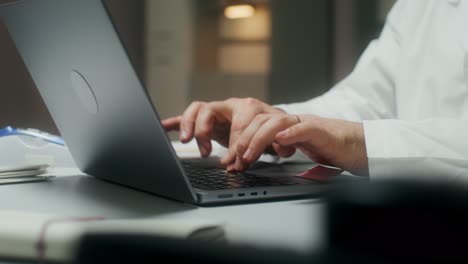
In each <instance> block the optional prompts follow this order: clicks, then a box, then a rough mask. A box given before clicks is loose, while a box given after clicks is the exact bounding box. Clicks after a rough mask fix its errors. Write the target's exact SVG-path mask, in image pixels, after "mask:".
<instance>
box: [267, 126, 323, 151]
mask: <svg viewBox="0 0 468 264" xmlns="http://www.w3.org/2000/svg"><path fill="white" fill-rule="evenodd" d="M317 134H318V131H317V128H316V127H315V126H314V125H311V124H308V123H305V122H301V123H298V124H296V125H294V126H291V127H289V128H287V129H285V130H283V131H281V132H279V133H278V134H276V136H275V141H276V142H277V143H278V144H280V145H282V146H292V145H295V144H298V143H302V142H304V141H309V140H310V139H313V138H314V137H316V136H317Z"/></svg>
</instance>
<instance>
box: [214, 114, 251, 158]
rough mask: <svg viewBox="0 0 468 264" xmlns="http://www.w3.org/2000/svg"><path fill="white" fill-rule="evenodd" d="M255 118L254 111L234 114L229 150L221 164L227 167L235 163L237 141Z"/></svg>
mask: <svg viewBox="0 0 468 264" xmlns="http://www.w3.org/2000/svg"><path fill="white" fill-rule="evenodd" d="M255 116H257V112H256V111H252V110H249V109H245V110H243V111H241V112H238V113H235V114H234V116H233V118H232V121H231V122H232V123H231V130H230V132H229V148H228V151H227V153H226V155H225V156H224V157H223V158H222V159H221V163H222V164H224V165H228V164H231V163H234V162H235V159H236V152H237V143H236V142H237V139H238V138H239V136H240V135H241V134H242V132H243V131H244V130H245V129H246V128H247V127H248V125H249V123H251V122H252V120H253V119H254V118H255Z"/></svg>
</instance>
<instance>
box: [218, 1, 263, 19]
mask: <svg viewBox="0 0 468 264" xmlns="http://www.w3.org/2000/svg"><path fill="white" fill-rule="evenodd" d="M254 13H255V8H254V7H253V6H252V5H248V4H237V5H228V6H226V8H225V9H224V15H225V16H226V17H227V18H229V19H236V18H246V17H251V16H253V14H254Z"/></svg>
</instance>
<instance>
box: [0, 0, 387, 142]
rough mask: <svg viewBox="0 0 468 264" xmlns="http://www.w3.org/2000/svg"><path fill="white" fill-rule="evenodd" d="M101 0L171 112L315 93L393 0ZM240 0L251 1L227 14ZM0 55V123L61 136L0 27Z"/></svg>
mask: <svg viewBox="0 0 468 264" xmlns="http://www.w3.org/2000/svg"><path fill="white" fill-rule="evenodd" d="M105 2H106V4H107V5H108V7H109V10H110V13H111V15H112V18H113V20H114V23H115V25H116V27H117V30H118V31H119V33H120V35H121V38H122V40H123V42H124V45H125V47H126V49H127V51H128V54H129V56H130V58H131V61H132V63H133V65H134V67H135V69H136V71H137V73H138V75H139V76H140V77H141V79H142V81H143V83H144V84H145V86H146V89H147V90H148V93H149V95H150V96H151V100H152V102H153V103H154V104H155V106H156V108H157V110H158V111H159V113H160V116H161V117H168V116H172V115H176V114H179V113H181V112H182V111H183V110H184V109H185V108H186V107H187V106H188V105H189V103H190V102H192V101H193V100H203V101H211V100H223V99H226V98H229V97H254V98H258V99H260V100H263V101H266V102H268V103H271V104H276V103H288V102H298V101H304V100H307V99H310V98H312V97H314V96H317V95H320V94H322V93H323V92H325V91H327V90H328V89H329V88H331V87H332V86H333V85H334V84H335V83H336V82H338V81H339V80H341V79H342V78H344V77H345V76H346V75H347V74H349V73H350V72H351V70H352V68H353V66H354V64H355V63H356V61H357V59H358V58H359V56H360V54H361V53H362V51H363V50H364V49H365V47H366V46H367V44H368V43H369V41H370V40H372V39H373V38H375V37H377V36H378V35H379V33H380V30H381V28H382V25H383V23H384V20H385V16H386V15H387V13H388V11H389V10H390V8H391V6H392V5H393V4H394V2H395V0H314V1H310V0H291V1H287V0H244V1H240V0H106V1H105ZM238 4H246V5H248V7H247V9H246V10H244V11H243V12H242V11H241V12H240V13H236V11H235V10H234V11H233V12H234V14H233V13H229V12H228V9H229V8H230V7H233V6H235V5H238ZM230 10H231V11H230V12H232V9H230ZM237 12H239V11H237ZM233 16H234V17H233ZM235 16H240V17H235ZM90 44H92V43H90ZM0 58H1V59H0V127H3V126H6V125H12V126H17V127H32V128H37V129H41V130H44V131H48V132H52V133H58V131H57V128H56V127H55V125H54V123H53V121H52V119H51V117H50V115H49V113H48V111H47V108H46V107H45V105H44V103H43V101H42V99H41V98H40V96H39V93H38V91H37V90H36V87H35V86H34V83H33V81H32V80H31V78H30V77H29V74H28V72H27V71H26V69H25V67H24V65H22V62H21V59H20V57H19V54H18V53H17V52H16V50H15V47H14V44H13V43H12V41H11V40H10V39H9V37H8V34H7V31H6V29H5V27H4V25H3V24H1V23H0Z"/></svg>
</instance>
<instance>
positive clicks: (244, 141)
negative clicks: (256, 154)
mask: <svg viewBox="0 0 468 264" xmlns="http://www.w3.org/2000/svg"><path fill="white" fill-rule="evenodd" d="M269 118H271V115H263V114H262V115H257V116H256V117H255V118H254V120H252V122H251V123H250V125H249V126H248V127H247V128H246V129H245V130H244V131H243V132H242V134H241V135H240V136H239V138H238V139H237V141H236V143H235V144H236V146H235V149H236V151H235V156H236V162H235V168H236V170H238V171H242V170H243V166H242V165H243V162H242V157H243V156H244V153H245V152H246V151H247V148H248V147H249V144H250V141H251V140H252V138H253V137H254V136H255V134H256V133H257V132H258V131H259V130H260V128H262V126H263V125H264V124H265V123H266V122H268V120H269Z"/></svg>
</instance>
